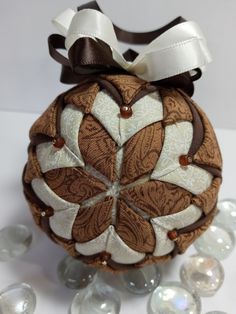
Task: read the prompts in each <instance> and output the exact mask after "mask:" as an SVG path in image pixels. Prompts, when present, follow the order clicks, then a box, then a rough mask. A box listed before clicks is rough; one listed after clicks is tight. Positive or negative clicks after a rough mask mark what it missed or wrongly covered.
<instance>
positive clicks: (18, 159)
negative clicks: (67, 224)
mask: <svg viewBox="0 0 236 314" xmlns="http://www.w3.org/2000/svg"><path fill="white" fill-rule="evenodd" d="M36 117H37V115H35V114H23V113H21V114H20V113H9V112H3V111H2V112H1V111H0V143H1V155H0V165H1V166H0V167H1V168H0V173H1V175H0V200H1V220H0V228H3V227H4V226H6V225H9V224H15V223H24V224H27V225H29V226H30V227H31V228H32V229H33V230H34V232H35V233H36V238H37V239H36V240H35V243H34V245H33V247H32V249H31V250H30V251H29V252H28V253H27V254H26V255H24V256H23V257H22V258H21V259H19V260H17V261H14V262H11V263H0V289H2V288H4V287H5V286H7V285H9V284H11V283H15V282H22V281H24V282H27V283H29V284H31V285H32V286H33V287H34V289H35V290H36V293H37V309H36V313H35V314H42V313H45V314H49V313H50V314H67V312H68V307H69V304H70V302H71V300H72V298H73V296H74V294H75V292H74V291H70V290H68V289H66V288H64V287H63V286H61V285H60V284H59V283H58V280H57V276H56V266H57V263H58V261H59V260H60V259H61V258H62V257H63V256H64V255H65V253H64V251H63V249H62V248H60V247H59V246H57V245H55V244H54V243H52V242H51V241H50V240H49V239H48V238H47V237H46V236H45V235H44V234H42V233H41V232H39V231H38V229H37V228H35V226H34V224H33V221H32V218H31V215H30V213H29V210H28V206H27V204H26V202H25V200H24V197H23V195H22V186H21V173H22V168H23V166H24V164H25V162H26V158H27V155H26V149H27V145H28V130H29V128H30V126H31V124H32V123H33V121H34V120H35V119H36ZM217 135H218V138H219V142H220V145H221V148H222V152H223V157H224V184H223V187H222V189H221V198H222V197H231V198H233V197H234V198H236V191H235V175H236V163H235V160H236V148H235V141H236V131H230V130H217ZM232 144H233V145H232ZM193 252H195V251H194V249H193V248H191V249H190V250H189V251H188V252H187V254H185V255H184V256H178V257H177V258H176V259H175V260H174V261H172V262H171V263H168V264H166V265H165V266H164V267H163V273H164V279H166V280H174V279H175V280H178V272H179V266H180V264H181V263H182V261H183V260H184V258H185V257H186V256H187V255H190V254H191V253H193ZM235 262H236V250H235V251H234V253H233V254H232V255H231V256H230V258H228V259H227V260H226V261H224V262H223V265H224V268H225V271H226V279H225V283H224V285H223V287H222V289H221V290H220V291H219V292H218V293H217V294H216V296H215V297H213V298H206V299H203V312H202V313H205V312H206V311H210V310H222V311H225V312H227V313H228V314H235V282H236V268H235ZM112 281H114V279H113V280H112ZM146 301H147V297H139V298H138V297H134V296H132V295H129V294H126V295H125V296H123V303H122V310H121V314H144V313H146ZM4 314H5V313H4ZM88 314H90V313H88ZM91 314H92V313H91Z"/></svg>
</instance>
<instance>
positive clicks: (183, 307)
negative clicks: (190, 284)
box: [148, 282, 201, 314]
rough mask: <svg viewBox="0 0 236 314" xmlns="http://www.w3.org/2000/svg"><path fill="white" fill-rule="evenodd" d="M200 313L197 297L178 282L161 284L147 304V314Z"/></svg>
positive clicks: (199, 303) (199, 302)
mask: <svg viewBox="0 0 236 314" xmlns="http://www.w3.org/2000/svg"><path fill="white" fill-rule="evenodd" d="M200 312H201V301H200V298H199V296H198V295H197V294H195V293H193V292H191V291H190V290H189V289H188V288H186V287H185V286H184V285H183V284H181V283H179V282H168V283H162V284H161V286H159V287H157V288H156V290H155V291H154V292H153V293H152V295H151V297H150V300H149V304H148V313H149V314H164V313H165V314H167V313H168V314H200Z"/></svg>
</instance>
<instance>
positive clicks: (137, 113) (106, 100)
mask: <svg viewBox="0 0 236 314" xmlns="http://www.w3.org/2000/svg"><path fill="white" fill-rule="evenodd" d="M132 109H133V115H132V116H131V117H130V118H129V119H123V118H122V117H120V107H119V106H118V105H117V103H116V102H115V101H114V99H112V98H111V96H110V95H109V94H108V93H107V92H105V91H101V92H99V93H98V94H97V97H96V99H95V101H94V104H93V108H92V114H93V115H94V116H95V117H96V118H97V119H98V120H99V121H100V123H101V124H102V125H103V126H104V127H105V128H106V130H107V131H108V133H109V134H110V135H111V137H112V138H113V139H114V140H115V141H116V143H117V144H118V145H119V146H122V145H124V143H125V142H127V141H128V140H129V139H130V138H131V137H132V136H133V135H134V134H136V133H137V132H139V131H140V130H142V129H143V128H145V127H146V126H148V125H150V124H152V123H154V122H158V121H161V120H162V119H163V106H162V102H161V99H160V95H159V93H158V92H154V93H151V94H149V95H146V96H144V97H143V98H141V99H140V100H138V101H137V102H136V103H135V104H134V105H133V106H132Z"/></svg>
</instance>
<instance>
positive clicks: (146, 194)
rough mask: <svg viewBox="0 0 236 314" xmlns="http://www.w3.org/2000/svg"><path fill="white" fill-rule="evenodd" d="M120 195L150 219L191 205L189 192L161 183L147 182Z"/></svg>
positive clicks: (125, 190)
mask: <svg viewBox="0 0 236 314" xmlns="http://www.w3.org/2000/svg"><path fill="white" fill-rule="evenodd" d="M120 195H121V197H122V198H124V199H127V200H128V201H129V202H130V203H131V204H133V205H135V206H136V207H138V208H140V209H142V210H143V211H145V212H146V213H148V214H149V215H150V216H151V217H158V216H166V215H171V214H175V213H178V212H180V211H182V210H184V209H185V208H187V207H188V206H189V205H190V204H191V198H192V194H191V193H190V192H188V191H186V190H184V189H182V188H180V187H178V186H176V185H173V184H170V183H164V182H161V181H149V182H146V183H144V184H141V185H138V186H136V187H133V188H130V189H124V190H123V191H121V193H120Z"/></svg>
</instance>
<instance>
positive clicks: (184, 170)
mask: <svg viewBox="0 0 236 314" xmlns="http://www.w3.org/2000/svg"><path fill="white" fill-rule="evenodd" d="M212 179H213V176H212V175H211V174H210V173H209V172H208V171H206V170H204V169H201V168H199V167H197V166H195V165H190V166H187V167H179V168H177V169H176V170H174V171H172V172H170V173H168V174H167V175H165V176H162V177H160V178H158V180H160V181H164V182H169V183H172V184H175V185H177V186H180V187H182V188H184V189H185V190H187V191H189V192H191V193H193V194H195V195H197V194H201V193H203V192H204V191H206V190H207V189H208V188H209V187H210V185H211V183H212Z"/></svg>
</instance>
